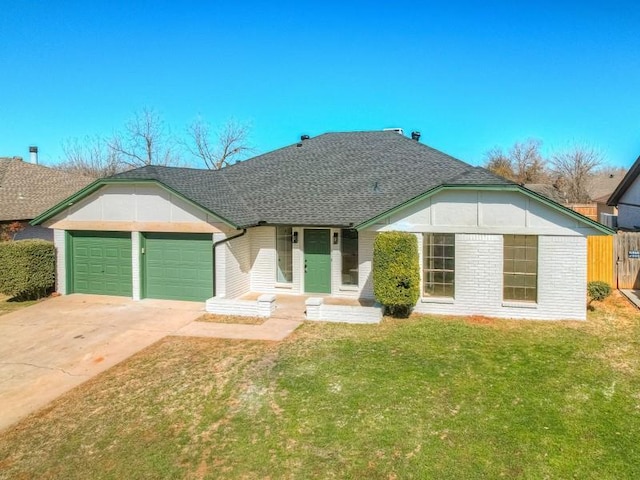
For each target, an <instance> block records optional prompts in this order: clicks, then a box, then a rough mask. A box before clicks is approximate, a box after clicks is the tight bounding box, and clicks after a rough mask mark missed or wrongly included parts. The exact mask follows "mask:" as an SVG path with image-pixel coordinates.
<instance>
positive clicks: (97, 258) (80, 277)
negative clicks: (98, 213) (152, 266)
mask: <svg viewBox="0 0 640 480" xmlns="http://www.w3.org/2000/svg"><path fill="white" fill-rule="evenodd" d="M71 237H72V290H73V292H77V293H95V294H102V295H121V296H131V295H132V281H131V272H132V268H131V235H130V234H129V233H123V232H72V233H71Z"/></svg>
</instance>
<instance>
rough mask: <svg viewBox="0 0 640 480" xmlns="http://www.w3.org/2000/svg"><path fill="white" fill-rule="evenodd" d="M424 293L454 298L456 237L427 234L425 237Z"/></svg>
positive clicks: (444, 234)
mask: <svg viewBox="0 0 640 480" xmlns="http://www.w3.org/2000/svg"><path fill="white" fill-rule="evenodd" d="M423 238H424V244H423V282H424V286H423V293H424V295H425V296H438V297H453V295H454V291H455V272H454V270H455V235H454V234H452V233H426V234H424V236H423Z"/></svg>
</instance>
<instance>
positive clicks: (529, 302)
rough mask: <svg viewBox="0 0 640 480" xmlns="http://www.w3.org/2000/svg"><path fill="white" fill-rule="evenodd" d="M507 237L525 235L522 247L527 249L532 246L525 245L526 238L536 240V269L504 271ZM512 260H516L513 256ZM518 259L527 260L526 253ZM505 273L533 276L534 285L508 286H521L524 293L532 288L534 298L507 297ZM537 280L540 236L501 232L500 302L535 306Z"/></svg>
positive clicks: (537, 294) (536, 300) (537, 287)
mask: <svg viewBox="0 0 640 480" xmlns="http://www.w3.org/2000/svg"><path fill="white" fill-rule="evenodd" d="M507 237H513V238H515V237H525V245H524V248H525V249H529V248H532V247H529V246H527V245H526V239H527V238H535V242H536V246H535V251H536V259H535V260H536V269H535V270H536V271H535V273H527V272H515V271H514V272H507V271H506V264H507V258H506V249H507V242H506V239H507ZM513 247H515V245H513ZM512 260H514V261H515V260H516V259H515V258H514V259H512ZM520 261H525V262H526V261H527V260H526V254H525V259H524V260H520ZM506 275H512V276H513V275H517V276H520V277H535V287H527V286H523V287H510V288H522V289H524V291H525V293H526V291H527V290H534V291H535V299H534V300H526V299H524V300H523V299H519V298H507V297H506V295H505V293H506V292H505V288H506V287H505V278H506ZM539 280H540V238H539V235H526V234H503V235H502V304H503V306H510V307H517V306H520V307H525V308H526V307H527V306H530V307H531V308H536V305H537V304H538V296H539V290H540V288H539Z"/></svg>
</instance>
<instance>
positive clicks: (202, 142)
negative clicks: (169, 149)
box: [184, 117, 252, 170]
mask: <svg viewBox="0 0 640 480" xmlns="http://www.w3.org/2000/svg"><path fill="white" fill-rule="evenodd" d="M187 136H188V140H189V141H188V142H185V143H184V146H185V148H186V149H187V150H188V151H189V152H190V153H191V154H192V155H193V156H195V157H197V158H199V159H200V160H202V161H203V162H204V164H205V166H206V167H207V168H208V169H210V170H220V169H221V168H223V167H225V166H227V165H231V164H232V163H234V162H236V161H238V160H239V159H240V158H241V157H242V156H243V154H246V153H249V152H250V151H251V150H252V149H251V147H250V146H249V145H248V141H247V139H248V136H249V127H248V126H247V125H246V124H242V123H239V122H237V121H235V120H229V121H228V122H227V123H226V124H225V125H224V126H223V127H222V128H220V130H219V131H218V132H215V133H212V132H211V127H210V126H209V124H208V123H206V122H205V121H204V120H203V119H202V118H200V117H198V118H197V119H196V120H194V121H193V122H192V123H191V124H190V125H189V126H188V127H187ZM214 137H215V138H214Z"/></svg>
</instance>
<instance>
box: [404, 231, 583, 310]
mask: <svg viewBox="0 0 640 480" xmlns="http://www.w3.org/2000/svg"><path fill="white" fill-rule="evenodd" d="M586 249H587V242H586V238H584V237H577V236H576V237H563V236H539V237H538V301H537V302H536V303H526V302H505V301H503V299H502V278H503V277H502V275H503V272H502V265H503V237H502V235H480V234H458V235H456V250H455V297H454V298H453V299H441V298H437V299H434V298H428V297H427V298H423V299H421V300H419V301H418V303H417V305H416V309H415V310H416V311H417V312H423V313H438V314H447V315H486V316H493V317H503V318H531V319H548V320H552V319H574V320H584V319H585V318H586V293H585V291H586V278H587V270H586ZM420 255H421V256H422V251H420ZM421 264H422V259H421Z"/></svg>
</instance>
